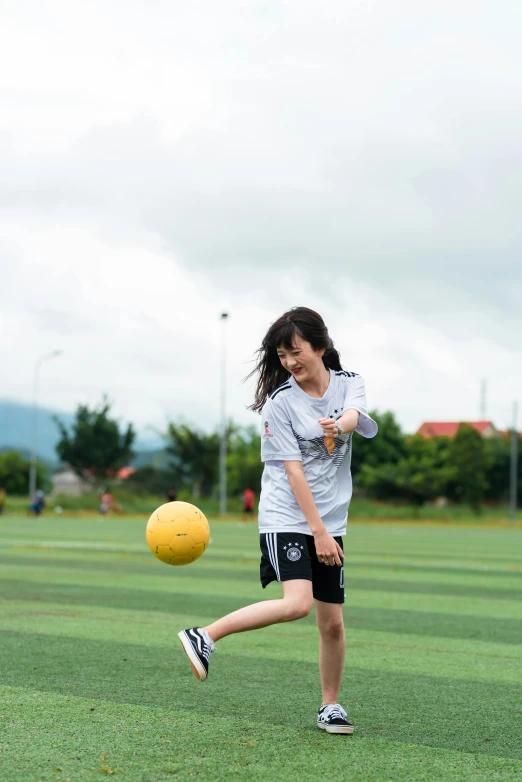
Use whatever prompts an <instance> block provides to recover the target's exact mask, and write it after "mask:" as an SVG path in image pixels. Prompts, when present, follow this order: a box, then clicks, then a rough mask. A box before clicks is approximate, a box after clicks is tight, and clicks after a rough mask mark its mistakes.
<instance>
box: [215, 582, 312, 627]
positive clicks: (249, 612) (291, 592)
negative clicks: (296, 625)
mask: <svg viewBox="0 0 522 782" xmlns="http://www.w3.org/2000/svg"><path fill="white" fill-rule="evenodd" d="M311 608H312V582H311V581H306V580H304V579H297V580H295V581H285V582H283V598H282V599H281V600H264V601H263V602H262V603H254V604H253V605H250V606H245V607H244V608H240V609H239V610H238V611H234V612H233V613H232V614H227V616H224V617H223V618H222V619H218V620H217V622H213V623H212V624H211V625H208V626H207V627H204V628H202V629H203V630H206V631H207V633H208V634H209V636H210V637H211V638H212V640H213V641H219V640H220V638H224V637H225V636H227V635H231V634H232V633H244V632H245V630H257V629H258V628H260V627H268V625H275V624H278V623H279V622H292V621H293V620H295V619H301V618H302V617H303V616H307V615H308V614H309V613H310V610H311Z"/></svg>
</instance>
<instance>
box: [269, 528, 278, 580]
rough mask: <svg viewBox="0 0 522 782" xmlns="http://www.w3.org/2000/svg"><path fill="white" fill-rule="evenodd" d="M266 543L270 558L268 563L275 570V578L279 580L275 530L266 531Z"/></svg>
mask: <svg viewBox="0 0 522 782" xmlns="http://www.w3.org/2000/svg"><path fill="white" fill-rule="evenodd" d="M266 545H267V547H268V556H269V558H270V564H271V565H272V567H273V568H274V570H275V574H276V578H277V580H278V581H281V574H280V572H279V562H278V560H277V532H267V534H266Z"/></svg>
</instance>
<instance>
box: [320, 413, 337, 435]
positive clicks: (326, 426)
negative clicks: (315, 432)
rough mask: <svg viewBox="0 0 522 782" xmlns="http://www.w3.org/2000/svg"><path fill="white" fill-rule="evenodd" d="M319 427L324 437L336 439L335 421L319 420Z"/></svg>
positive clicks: (328, 419)
mask: <svg viewBox="0 0 522 782" xmlns="http://www.w3.org/2000/svg"><path fill="white" fill-rule="evenodd" d="M319 425H320V426H321V428H322V430H323V432H324V436H325V437H334V438H335V437H337V436H338V431H337V421H334V419H333V418H320V419H319Z"/></svg>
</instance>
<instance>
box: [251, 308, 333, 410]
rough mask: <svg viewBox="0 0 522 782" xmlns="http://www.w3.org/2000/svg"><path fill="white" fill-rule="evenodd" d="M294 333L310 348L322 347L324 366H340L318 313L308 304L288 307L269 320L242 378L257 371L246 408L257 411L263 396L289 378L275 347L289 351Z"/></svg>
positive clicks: (263, 400)
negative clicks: (248, 370)
mask: <svg viewBox="0 0 522 782" xmlns="http://www.w3.org/2000/svg"><path fill="white" fill-rule="evenodd" d="M296 335H297V336H299V337H301V338H302V339H304V340H306V342H309V343H310V344H311V346H312V347H313V348H314V350H321V348H324V355H323V364H324V365H325V367H327V369H336V370H338V371H340V370H341V369H342V366H341V356H340V355H339V353H338V352H337V350H336V349H335V348H334V343H333V341H332V339H331V337H330V335H329V334H328V329H327V328H326V326H325V323H324V320H323V319H322V317H321V316H320V315H319V313H318V312H314V310H310V309H308V307H292V309H291V310H288V312H285V313H284V315H281V317H280V318H278V319H277V320H276V321H275V323H272V325H271V326H270V328H269V329H268V331H267V333H266V334H265V337H264V339H263V342H262V343H261V347H260V348H259V350H258V351H257V363H256V366H255V368H254V369H253V370H252V372H251V373H250V374H249V375H248V377H247V378H246V379H248V378H250V377H252V375H256V374H258V373H259V377H258V380H257V386H256V391H255V398H254V403H253V404H252V405H250V407H249V410H254V412H256V413H257V412H259V413H260V412H261V409H262V407H263V405H264V403H265V401H266V398H267V396H268V395H269V394H271V393H272V391H275V389H276V388H277V387H278V386H280V385H281V383H284V382H285V380H288V378H289V377H290V373H289V372H287V371H286V369H284V368H283V366H282V364H281V361H280V360H279V356H278V355H277V348H279V347H283V348H285V349H286V350H291V349H292V348H293V346H294V339H295V336H296Z"/></svg>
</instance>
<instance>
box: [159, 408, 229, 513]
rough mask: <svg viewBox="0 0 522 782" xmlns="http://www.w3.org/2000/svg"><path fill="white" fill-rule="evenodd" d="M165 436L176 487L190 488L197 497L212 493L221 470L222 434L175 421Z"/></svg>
mask: <svg viewBox="0 0 522 782" xmlns="http://www.w3.org/2000/svg"><path fill="white" fill-rule="evenodd" d="M164 437H165V440H166V442H167V448H166V450H167V453H168V454H169V456H170V460H171V463H170V466H169V471H170V473H171V475H172V476H173V479H174V485H175V486H176V488H178V489H182V488H184V489H190V491H191V492H192V495H193V497H194V499H195V500H197V499H199V498H200V497H209V496H211V494H212V491H213V488H214V486H215V485H216V484H217V481H218V474H219V436H218V434H217V433H216V432H212V433H211V434H205V433H204V432H201V431H200V430H198V429H196V428H195V427H194V426H190V425H188V424H175V423H173V422H171V423H169V425H168V429H167V431H166V433H165V435H164Z"/></svg>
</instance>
